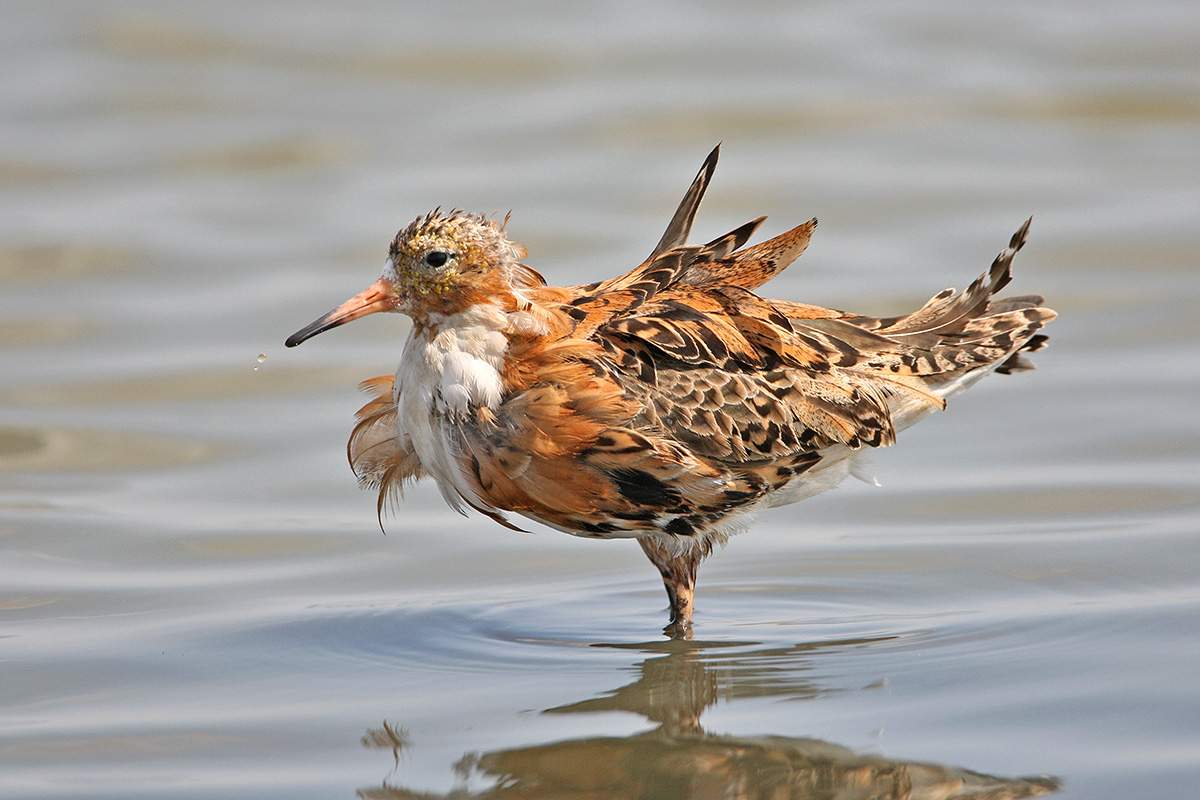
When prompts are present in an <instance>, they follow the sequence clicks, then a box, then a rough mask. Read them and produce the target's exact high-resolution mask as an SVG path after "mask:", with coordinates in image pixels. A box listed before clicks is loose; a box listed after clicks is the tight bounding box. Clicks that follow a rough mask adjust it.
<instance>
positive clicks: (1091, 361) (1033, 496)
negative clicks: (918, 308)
mask: <svg viewBox="0 0 1200 800" xmlns="http://www.w3.org/2000/svg"><path fill="white" fill-rule="evenodd" d="M3 14H4V19H5V24H4V25H3V26H0V41H2V42H3V47H0V66H2V67H3V69H2V70H0V108H2V109H3V114H2V115H0V142H2V143H3V147H2V155H0V183H2V185H3V191H2V192H0V209H2V213H0V308H2V309H3V316H2V318H0V342H2V344H0V359H2V361H0V365H2V369H0V373H2V376H3V377H2V379H0V487H2V488H0V514H2V515H3V523H2V525H0V534H2V536H3V538H2V539H0V546H2V547H3V559H2V562H0V576H2V577H3V599H2V606H0V607H2V612H0V613H2V619H3V631H4V638H3V640H2V641H3V644H2V650H0V653H2V655H3V667H2V670H3V672H2V687H0V689H2V702H3V705H4V709H5V713H4V735H3V742H2V745H0V746H2V747H3V752H2V754H0V756H2V763H3V773H4V779H3V781H2V782H0V796H3V797H6V798H34V797H36V798H56V797H89V798H105V797H113V798H116V797H120V798H137V797H147V798H148V797H154V798H232V797H277V796H293V797H314V798H316V797H353V796H355V795H356V793H357V794H358V795H359V796H362V797H368V798H404V797H413V796H418V795H419V796H423V797H424V796H445V795H447V794H448V793H454V792H460V793H466V795H467V796H486V797H495V798H499V797H506V798H507V797H521V798H551V797H579V796H587V797H665V796H678V797H710V796H722V797H726V796H733V797H762V796H772V797H780V796H786V797H797V798H799V797H833V796H839V797H841V796H855V797H877V796H887V797H893V796H898V797H907V796H912V797H946V796H955V792H958V793H960V794H961V793H968V792H974V793H975V794H974V795H973V796H977V797H1000V796H1004V797H1008V796H1028V795H1031V794H1037V793H1041V792H1045V791H1050V790H1053V791H1055V792H1057V793H1056V794H1055V796H1056V797H1064V798H1067V797H1070V798H1131V797H1154V798H1175V797H1178V798H1183V797H1191V796H1193V794H1194V787H1195V785H1196V783H1197V781H1198V780H1200V701H1198V699H1197V691H1196V678H1195V676H1196V674H1197V671H1198V669H1200V636H1198V634H1200V624H1198V620H1200V579H1198V576H1197V572H1198V565H1200V537H1198V535H1197V528H1198V525H1197V523H1198V522H1200V425H1197V423H1196V418H1195V411H1194V406H1195V398H1196V397H1197V395H1198V394H1200V356H1197V345H1198V344H1200V326H1198V325H1197V323H1196V316H1195V308H1196V307H1197V302H1200V272H1198V270H1197V264H1196V254H1197V253H1198V252H1200V225H1198V224H1197V222H1198V220H1200V182H1198V180H1197V177H1198V176H1200V92H1198V91H1197V89H1196V87H1197V86H1198V85H1200V62H1198V61H1197V59H1196V56H1195V53H1197V52H1200V19H1198V18H1197V17H1196V15H1195V13H1194V9H1193V8H1192V4H1191V3H1190V2H1185V1H1184V0H1180V2H1165V1H1162V0H1152V2H1146V3H1139V4H1129V3H1116V2H1109V3H1103V2H1102V3H1069V2H1068V3H1055V4H1045V3H1035V2H1027V0H1017V2H1013V1H1012V0H1008V1H1007V2H978V3H972V4H969V5H964V6H961V7H958V8H956V9H951V8H949V7H946V6H944V5H943V4H939V3H920V2H907V3H874V2H848V3H838V4H814V5H812V6H811V7H801V6H800V5H798V4H790V3H773V2H757V3H743V4H737V6H736V10H735V8H734V7H733V6H729V7H726V6H721V5H718V4H701V5H688V6H685V5H682V4H644V5H635V4H613V5H593V6H591V7H589V8H588V9H586V10H582V11H567V10H564V9H562V8H561V7H560V6H558V5H552V4H541V3H521V4H515V5H514V4H505V5H504V6H503V10H501V4H488V5H483V4H479V5H472V4H465V3H441V4H436V5H434V4H394V3H375V2H362V1H360V2H353V3H340V4H327V5H322V4H306V5H297V4H290V3H261V2H260V3H251V4H246V3H226V2H212V3H206V4H202V5H196V6H194V7H186V8H185V7H183V6H179V5H173V4H166V3H152V2H142V3H138V2H124V1H123V0H122V1H119V2H110V3H105V4H102V5H97V4H87V3H56V4H43V3H32V2H10V3H7V4H5V6H4V12H3ZM718 140H723V141H724V151H723V157H722V163H721V166H720V168H719V169H718V172H717V176H716V179H715V181H714V184H713V186H712V188H711V190H710V193H709V199H708V201H707V203H706V205H705V208H704V209H703V210H702V212H701V215H700V219H699V220H698V223H697V231H696V237H697V238H698V239H701V240H702V239H705V238H706V237H711V236H713V235H716V234H718V233H722V232H724V231H726V230H728V229H730V228H732V227H733V226H735V225H737V224H740V223H742V222H744V221H745V220H747V219H750V218H752V217H754V216H757V215H759V214H762V213H767V214H771V215H772V216H771V219H770V220H769V221H768V222H767V224H766V228H764V230H765V231H766V232H767V233H768V234H774V233H777V232H779V231H781V230H784V229H785V228H786V227H788V226H790V225H792V224H795V223H796V222H798V221H800V220H802V219H806V218H808V217H810V216H813V215H816V216H818V217H820V219H821V226H820V228H819V230H818V232H817V234H816V236H815V238H814V241H813V245H812V246H811V247H810V249H809V251H808V252H807V253H806V254H805V256H804V257H803V258H802V259H801V260H800V261H799V262H798V263H797V264H796V265H794V266H793V267H792V268H791V269H790V270H789V271H788V272H786V273H785V274H784V275H782V276H780V278H778V279H777V280H776V281H774V282H773V283H772V284H771V285H770V287H769V288H770V290H771V292H770V293H771V294H773V295H775V296H779V297H787V298H793V299H799V300H803V301H806V302H815V303H822V304H828V305H832V306H837V307H849V308H852V309H854V310H860V311H864V312H870V313H880V314H882V313H891V312H896V311H900V310H905V309H907V308H909V307H912V306H913V305H914V304H916V303H919V302H921V301H923V300H924V299H925V298H926V297H928V296H929V295H930V294H932V293H933V292H935V291H937V290H939V289H941V288H943V287H945V286H949V285H958V286H962V285H964V284H965V283H966V282H967V281H969V280H970V279H971V278H973V277H974V276H975V275H976V274H978V272H979V271H981V270H982V268H983V267H985V266H986V265H987V263H989V261H990V260H991V258H992V257H993V256H994V254H995V253H996V251H998V250H999V249H1000V248H1001V247H1002V246H1003V245H1004V244H1005V243H1006V242H1007V240H1008V236H1009V234H1010V233H1011V231H1012V230H1014V229H1015V228H1016V227H1017V226H1018V225H1019V224H1020V223H1021V222H1022V221H1023V220H1024V219H1025V217H1026V216H1028V215H1029V214H1033V215H1034V226H1033V232H1032V235H1031V239H1030V242H1029V244H1028V246H1027V247H1026V248H1025V250H1023V251H1022V253H1021V254H1020V256H1019V257H1018V259H1017V262H1016V267H1015V275H1016V278H1015V281H1014V283H1013V287H1012V290H1013V291H1014V292H1015V293H1031V292H1037V293H1042V294H1045V295H1046V296H1047V298H1048V301H1049V305H1051V306H1052V307H1054V308H1055V309H1057V310H1058V311H1059V312H1060V313H1061V315H1062V316H1061V317H1060V318H1059V319H1058V320H1056V321H1055V322H1054V323H1053V324H1052V326H1051V327H1050V329H1049V332H1050V334H1051V348H1050V349H1049V350H1047V351H1045V352H1043V353H1038V354H1037V356H1036V361H1037V363H1038V365H1039V369H1038V371H1036V372H1033V373H1026V374H1021V375H1016V376H1011V377H996V378H994V379H989V380H988V381H986V382H984V383H983V384H981V385H980V386H978V387H977V388H975V389H973V390H972V391H971V392H970V393H969V394H967V395H965V396H963V397H961V398H959V399H957V400H956V401H954V402H953V403H952V405H951V408H950V410H949V411H948V412H947V413H945V414H939V415H936V416H934V417H933V418H931V419H929V420H927V421H925V422H923V423H922V424H921V425H920V426H918V427H917V428H914V429H912V430H910V431H907V432H906V433H905V434H904V435H903V436H902V437H901V442H900V444H899V446H898V447H896V448H893V449H891V450H889V451H887V452H881V453H879V454H877V455H876V457H875V459H874V470H875V474H876V475H877V477H878V478H879V480H880V482H881V483H882V484H883V485H882V487H875V486H871V485H869V484H865V483H857V482H851V483H850V484H847V485H846V486H844V487H841V488H839V489H838V490H837V491H835V492H831V493H829V494H827V495H824V496H822V497H819V498H816V499H813V500H809V501H806V502H804V503H802V504H799V505H796V506H791V507H788V508H784V509H779V510H776V511H774V512H771V513H769V514H767V515H765V516H764V517H763V518H762V519H761V520H760V522H759V523H758V524H757V525H756V526H755V528H754V530H753V531H751V532H750V533H748V534H746V535H744V536H741V537H738V538H736V539H735V540H734V541H733V542H731V543H730V545H729V546H728V547H727V548H726V549H725V550H724V551H723V552H721V553H718V554H716V555H715V556H714V557H713V558H712V559H710V560H709V561H708V562H706V563H705V565H704V566H703V567H702V570H701V580H700V586H699V592H698V611H697V625H696V638H695V640H694V641H692V642H671V641H667V640H665V639H663V638H662V637H661V636H660V634H659V630H660V628H661V626H662V624H663V623H664V622H665V613H664V611H663V607H664V604H665V600H664V597H663V596H662V590H661V586H660V584H659V582H658V580H657V577H656V575H655V574H654V572H653V570H652V569H651V568H650V566H649V565H648V564H646V563H645V562H644V559H643V557H642V555H641V553H640V552H639V551H638V548H637V547H636V546H634V545H632V544H631V543H628V542H625V543H621V542H591V541H584V540H576V539H573V538H570V537H566V536H562V535H561V534H556V533H552V532H548V531H539V532H538V533H537V534H536V535H521V534H516V533H512V532H510V531H506V530H503V529H501V528H499V527H497V526H495V525H494V524H493V523H491V522H489V521H487V520H485V519H482V518H479V517H471V518H467V519H463V518H460V517H458V516H457V515H455V514H453V513H452V512H450V511H449V510H448V509H446V508H445V507H444V506H443V504H442V503H441V500H440V498H439V497H438V496H437V492H436V490H434V489H432V488H431V487H428V486H421V487H418V488H417V489H416V490H414V491H412V492H410V493H409V495H408V497H407V499H406V501H405V503H404V506H403V508H402V510H401V511H400V512H399V513H398V514H396V515H394V516H393V517H392V518H390V519H389V520H387V522H386V530H387V534H386V536H385V535H383V534H381V532H380V530H379V528H378V527H377V526H376V523H375V518H374V498H373V497H372V496H370V495H368V494H364V493H360V492H358V490H357V489H356V487H355V486H354V482H353V479H352V477H351V476H350V474H349V472H348V470H347V469H346V467H345V463H344V457H343V452H344V450H343V447H344V442H345V437H346V435H347V433H348V429H349V421H350V415H351V414H352V412H353V411H354V409H356V408H357V407H358V404H359V403H360V398H359V397H357V396H356V393H355V388H354V387H355V385H356V383H357V382H358V381H359V380H361V379H363V378H366V377H369V376H372V375H377V374H382V373H386V372H389V371H391V370H392V368H393V367H394V363H395V361H396V358H397V356H398V352H399V345H400V342H401V341H402V339H403V336H404V333H405V330H406V327H405V325H406V324H405V323H404V321H403V320H402V319H401V318H399V317H388V318H384V317H372V318H370V319H367V320H363V321H361V322H358V323H356V324H355V325H352V326H349V327H347V328H344V329H340V330H338V331H337V332H336V333H329V334H325V335H324V336H322V337H320V338H319V339H316V340H314V341H312V342H310V343H308V344H306V345H305V346H304V347H303V348H300V349H298V350H295V351H289V350H285V349H284V348H283V346H282V341H283V339H284V338H285V337H286V336H287V335H288V334H290V333H291V332H292V331H294V330H296V329H297V328H299V327H301V326H302V325H304V324H305V323H307V322H308V321H310V320H311V319H313V318H314V317H315V316H317V315H318V314H320V313H322V312H324V311H325V310H327V309H328V308H330V307H332V306H333V305H335V304H336V303H339V302H341V300H343V299H345V298H346V297H348V296H349V295H351V294H353V293H354V292H357V291H358V290H359V289H361V288H363V287H364V286H366V285H367V284H368V283H370V282H371V281H373V280H374V279H375V277H376V276H377V273H378V269H379V267H380V265H381V264H382V260H383V257H384V249H385V246H386V244H387V242H388V241H389V240H390V238H391V236H392V235H393V234H394V232H395V230H396V228H397V227H399V226H400V225H402V224H404V223H406V222H407V221H408V220H409V219H411V218H412V217H413V216H415V215H416V214H418V213H420V212H423V211H425V210H427V209H428V208H431V207H433V206H435V205H438V204H441V205H443V206H460V207H465V208H470V209H476V210H480V211H483V212H488V213H491V212H497V213H500V214H503V213H505V212H506V211H508V210H509V209H512V211H513V216H512V221H511V223H510V225H509V230H510V231H511V233H512V235H513V237H514V238H515V239H517V240H518V241H521V242H522V243H524V244H525V245H526V246H527V247H528V248H529V250H530V254H531V255H530V257H529V259H528V261H529V263H530V264H531V265H533V266H535V267H537V268H538V269H539V270H541V271H542V272H543V273H544V274H546V275H547V277H548V278H549V279H550V280H551V281H552V282H556V283H575V282H583V281H587V280H593V279H596V278H600V277H607V276H609V275H612V274H616V273H617V272H619V271H623V270H625V269H627V268H629V267H630V266H632V265H633V264H635V263H637V261H639V260H640V258H641V257H642V256H644V255H645V254H646V253H647V252H648V251H649V249H650V247H651V246H652V245H653V243H654V242H655V241H657V239H658V236H659V235H660V234H661V232H662V231H661V229H662V227H663V226H664V225H665V223H666V220H667V219H668V217H669V216H670V213H671V211H672V210H673V209H674V205H675V203H676V202H677V201H678V197H679V195H680V194H681V193H682V192H683V190H684V188H685V187H686V186H687V183H688V181H689V180H690V179H691V177H692V175H693V174H694V173H695V170H696V168H697V167H698V166H699V163H700V161H701V160H702V158H703V157H704V155H705V153H706V152H707V151H708V149H709V148H711V146H712V145H713V144H714V143H715V142H716V141H718ZM259 354H265V355H266V356H267V358H266V359H265V360H262V361H260V360H259ZM1031 776H1032V777H1031ZM839 792H840V794H839ZM421 793H429V794H421ZM456 796H459V795H456Z"/></svg>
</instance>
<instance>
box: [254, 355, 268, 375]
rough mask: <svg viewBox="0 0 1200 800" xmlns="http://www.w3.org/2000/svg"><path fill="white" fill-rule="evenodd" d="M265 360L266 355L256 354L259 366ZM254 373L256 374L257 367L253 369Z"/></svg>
mask: <svg viewBox="0 0 1200 800" xmlns="http://www.w3.org/2000/svg"><path fill="white" fill-rule="evenodd" d="M266 360H267V354H266V353H259V354H258V363H260V364H261V363H263V362H264V361H266ZM254 371H255V372H258V367H255V368H254Z"/></svg>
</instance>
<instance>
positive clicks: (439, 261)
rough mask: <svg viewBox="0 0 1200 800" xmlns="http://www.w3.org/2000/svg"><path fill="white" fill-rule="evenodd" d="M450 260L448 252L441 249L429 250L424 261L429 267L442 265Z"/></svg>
mask: <svg viewBox="0 0 1200 800" xmlns="http://www.w3.org/2000/svg"><path fill="white" fill-rule="evenodd" d="M449 260H450V254H449V253H447V252H445V251H443V250H430V251H429V252H428V253H426V254H425V263H426V264H428V265H429V266H431V267H444V266H445V265H446V262H447V261H449Z"/></svg>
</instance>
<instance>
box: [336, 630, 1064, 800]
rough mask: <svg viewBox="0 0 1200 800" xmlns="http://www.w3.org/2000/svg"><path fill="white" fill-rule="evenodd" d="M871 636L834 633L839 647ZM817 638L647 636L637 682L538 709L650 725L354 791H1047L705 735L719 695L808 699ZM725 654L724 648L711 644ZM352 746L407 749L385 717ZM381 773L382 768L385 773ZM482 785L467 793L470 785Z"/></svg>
mask: <svg viewBox="0 0 1200 800" xmlns="http://www.w3.org/2000/svg"><path fill="white" fill-rule="evenodd" d="M877 641H881V639H862V640H856V641H841V642H838V643H837V645H838V646H842V647H844V646H854V645H863V644H870V643H871V642H877ZM822 646H824V647H827V646H828V643H826V644H824V645H812V644H806V645H796V646H794V647H790V648H771V649H759V650H751V651H747V650H746V649H745V647H746V645H745V644H742V645H737V644H733V643H722V644H705V643H700V642H685V641H672V642H658V643H654V644H651V645H638V646H637V647H638V648H639V649H641V650H643V652H645V651H651V652H654V653H655V655H654V656H653V657H651V658H647V659H646V660H645V661H643V662H642V663H641V664H640V665H639V671H640V673H641V675H640V677H639V678H638V680H636V681H634V682H633V683H631V684H629V685H628V686H623V687H621V688H619V689H616V690H614V691H611V692H608V693H606V694H604V695H603V696H601V697H596V698H592V699H589V700H584V701H581V702H578V703H572V704H570V705H566V706H559V707H557V708H551V709H547V710H546V711H545V712H544V713H548V714H574V713H586V712H591V711H627V712H633V713H636V714H640V715H642V716H644V717H646V718H647V719H649V720H651V721H652V722H655V723H657V724H658V727H657V728H656V729H654V730H652V731H649V732H645V733H639V734H636V735H633V736H626V737H613V736H595V737H591V738H584V739H572V740H567V741H560V742H551V743H549V744H543V745H534V746H530V747H518V748H513V749H509V750H498V751H495V752H491V753H483V754H478V753H468V754H467V755H465V756H464V757H463V758H462V760H460V761H459V763H458V764H456V765H455V767H454V769H455V772H456V774H457V775H458V776H459V777H460V778H461V779H462V781H463V784H464V786H463V788H458V789H455V790H453V791H451V792H450V793H448V794H446V795H436V794H431V793H426V792H418V791H413V790H409V789H405V788H403V787H400V786H397V785H395V784H394V783H393V782H392V781H391V780H390V779H385V780H384V782H383V784H382V785H381V786H380V787H379V788H372V789H363V790H360V791H359V793H358V795H359V797H361V798H363V799H364V800H402V799H407V798H412V799H414V800H415V798H423V800H433V798H436V797H446V798H464V799H465V798H489V799H490V800H518V799H521V800H550V798H567V797H570V798H577V797H589V798H627V797H628V798H634V797H639V798H640V797H645V798H771V800H784V799H785V798H786V799H787V800H817V799H818V798H829V799H830V800H833V799H834V798H847V800H848V799H849V798H854V800H871V799H872V798H881V799H882V798H887V799H888V800H904V799H905V798H912V799H913V800H918V799H924V798H930V799H932V798H938V800H943V799H945V798H968V797H969V798H973V799H974V800H1001V798H1003V799H1004V800H1008V799H1010V798H1022V797H1036V796H1039V795H1044V794H1049V793H1051V792H1053V791H1055V790H1057V789H1058V788H1059V786H1060V782H1059V781H1058V780H1057V779H1054V778H1048V777H1039V778H1016V779H1009V778H997V777H993V776H990V775H983V774H980V773H977V772H971V771H969V770H965V769H960V768H957V767H947V766H940V765H937V764H918V763H909V762H902V761H889V760H887V759H885V758H882V757H878V756H866V755H859V754H856V753H854V752H853V751H851V750H849V749H847V748H845V747H841V746H839V745H836V744H831V743H829V742H823V741H819V740H816V739H801V738H790V737H786V736H750V737H741V736H722V735H717V734H712V733H707V732H705V731H704V730H703V729H702V728H701V727H700V715H701V713H702V712H703V711H704V709H705V708H707V707H709V706H711V705H712V704H714V703H715V702H716V701H717V700H718V699H729V698H734V697H747V696H774V697H787V698H789V699H800V698H811V697H815V696H817V695H818V694H821V693H822V692H823V691H827V690H822V689H820V688H818V687H817V686H816V685H815V684H814V683H813V682H810V681H807V680H805V679H803V678H797V677H796V676H795V674H794V673H795V670H796V664H797V660H798V659H797V656H799V655H802V654H803V653H805V652H806V651H812V650H814V649H816V648H818V647H822ZM722 651H725V652H722ZM363 744H364V745H365V746H367V747H374V748H379V749H384V750H391V752H392V755H393V757H394V758H395V759H396V762H397V765H398V764H399V755H400V753H401V752H403V750H405V749H406V748H408V747H409V746H410V741H409V739H408V735H407V733H406V732H405V731H404V729H402V728H398V727H395V726H391V725H389V724H388V723H384V726H383V727H382V728H372V729H370V730H369V731H368V732H367V734H366V735H365V736H364V737H363ZM389 778H390V776H389ZM475 780H479V781H485V782H487V783H488V784H489V788H486V789H481V790H479V791H472V790H470V789H468V788H466V785H467V783H468V782H469V781H475Z"/></svg>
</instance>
